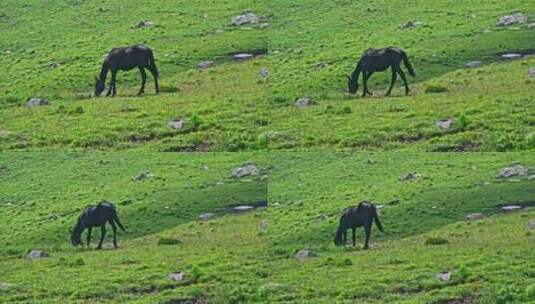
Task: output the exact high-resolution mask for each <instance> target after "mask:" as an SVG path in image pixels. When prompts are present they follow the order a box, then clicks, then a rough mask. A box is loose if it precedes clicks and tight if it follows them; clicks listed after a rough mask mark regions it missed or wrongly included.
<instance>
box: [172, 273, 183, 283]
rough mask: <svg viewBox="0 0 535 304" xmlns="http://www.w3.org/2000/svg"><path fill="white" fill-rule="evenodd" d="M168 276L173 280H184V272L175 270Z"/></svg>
mask: <svg viewBox="0 0 535 304" xmlns="http://www.w3.org/2000/svg"><path fill="white" fill-rule="evenodd" d="M168 278H169V279H171V280H173V281H177V282H180V281H182V280H184V273H183V272H173V273H170V274H169V276H168Z"/></svg>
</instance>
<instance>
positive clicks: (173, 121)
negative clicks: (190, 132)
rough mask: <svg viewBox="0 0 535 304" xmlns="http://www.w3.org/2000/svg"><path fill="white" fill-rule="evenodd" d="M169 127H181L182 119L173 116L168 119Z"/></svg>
mask: <svg viewBox="0 0 535 304" xmlns="http://www.w3.org/2000/svg"><path fill="white" fill-rule="evenodd" d="M167 125H168V126H169V127H170V128H171V129H176V130H180V129H182V127H183V126H184V120H183V119H181V118H180V119H178V118H173V119H171V120H170V121H169V123H168V124H167Z"/></svg>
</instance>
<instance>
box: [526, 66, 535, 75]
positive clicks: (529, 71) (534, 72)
mask: <svg viewBox="0 0 535 304" xmlns="http://www.w3.org/2000/svg"><path fill="white" fill-rule="evenodd" d="M528 76H529V77H535V67H533V68H529V70H528Z"/></svg>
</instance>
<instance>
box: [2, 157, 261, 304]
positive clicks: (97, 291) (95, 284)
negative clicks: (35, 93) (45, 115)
mask: <svg viewBox="0 0 535 304" xmlns="http://www.w3.org/2000/svg"><path fill="white" fill-rule="evenodd" d="M266 161H267V160H266V158H265V156H264V155H262V154H258V153H239V154H233V153H229V154H224V153H217V154H191V153H190V154H184V155H179V154H174V153H167V154H166V153H159V154H158V153H146V154H144V153H108V154H100V153H96V154H80V153H30V152H24V153H4V154H2V155H1V158H0V164H2V168H3V169H2V173H1V174H0V188H1V189H2V196H1V198H0V206H1V208H0V217H1V218H2V221H1V223H0V230H1V231H2V233H1V234H0V243H1V246H0V248H1V249H0V278H1V279H0V282H1V283H3V284H10V286H9V287H8V288H7V289H3V288H1V289H0V302H2V303H13V302H17V301H19V302H22V303H35V302H36V301H38V302H39V303H58V302H66V301H72V302H79V303H95V302H103V303H118V302H138V303H155V302H162V303H163V302H165V301H170V300H172V299H178V298H199V299H201V298H202V299H204V298H206V299H207V300H208V299H209V300H210V301H214V302H216V303H225V302H229V301H235V302H236V301H237V302H239V301H240V299H242V300H243V299H249V298H254V297H262V294H261V292H260V291H259V288H260V286H261V282H262V281H263V280H264V278H265V277H266V276H267V269H266V268H265V265H264V262H263V260H264V259H263V257H262V256H263V255H264V254H265V253H266V252H267V251H266V250H265V249H264V247H265V245H266V244H267V242H266V240H265V236H264V234H263V233H261V231H260V226H259V223H260V222H261V220H262V219H265V218H266V215H265V213H264V212H263V211H254V212H251V213H247V214H228V212H226V211H225V209H224V208H225V207H227V206H229V205H235V204H239V203H241V204H250V203H253V202H257V201H259V200H266V199H267V184H266V181H264V180H262V179H263V178H262V175H263V174H265V172H263V173H261V174H259V175H256V176H249V177H244V178H241V179H231V178H229V175H230V173H231V171H232V169H233V168H234V167H237V166H240V165H242V164H244V163H247V162H254V163H256V164H257V166H259V167H260V168H265V167H266ZM146 171H148V172H150V173H152V174H154V177H153V178H151V179H148V180H142V181H134V180H132V177H134V176H136V175H137V174H138V173H140V172H146ZM101 199H108V200H111V201H112V202H115V203H116V205H117V208H118V210H119V215H120V218H121V221H122V222H123V224H124V225H125V226H126V229H127V231H126V232H120V233H119V243H120V249H118V250H102V251H96V250H87V249H80V248H78V249H74V248H73V247H71V246H70V244H69V241H68V240H69V229H70V228H72V227H73V226H74V223H75V221H76V219H77V216H78V214H79V213H80V212H81V210H83V208H84V207H85V206H86V205H88V204H94V203H96V202H98V201H100V200H101ZM206 212H215V213H217V214H219V216H217V217H216V218H215V219H213V220H210V221H206V222H203V221H198V220H197V217H198V215H199V214H201V213H206ZM97 231H98V229H97ZM98 237H99V232H97V233H96V234H95V233H94V234H93V247H95V246H96V241H97V240H98ZM162 239H163V241H164V242H165V241H168V242H169V240H171V243H172V242H173V240H175V239H177V240H178V241H179V243H178V244H175V245H159V244H158V243H159V242H162V241H161V240H162ZM84 240H85V238H84ZM110 242H111V237H110V235H108V240H107V246H109V245H110ZM30 249H42V250H45V251H47V252H48V253H50V255H51V257H50V258H45V259H43V260H36V261H28V260H26V259H25V258H23V255H24V254H25V253H26V252H27V251H28V250H30ZM178 271H183V272H184V273H185V277H186V279H185V281H184V282H176V283H174V282H173V281H171V280H170V279H168V278H167V276H168V274H169V273H171V272H178Z"/></svg>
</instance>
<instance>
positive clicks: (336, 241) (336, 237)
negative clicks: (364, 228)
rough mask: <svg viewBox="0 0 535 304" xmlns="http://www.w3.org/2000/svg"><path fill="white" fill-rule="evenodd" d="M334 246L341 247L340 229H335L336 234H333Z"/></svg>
mask: <svg viewBox="0 0 535 304" xmlns="http://www.w3.org/2000/svg"><path fill="white" fill-rule="evenodd" d="M334 245H336V246H340V245H343V240H342V230H340V228H338V229H336V232H335V233H334Z"/></svg>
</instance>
